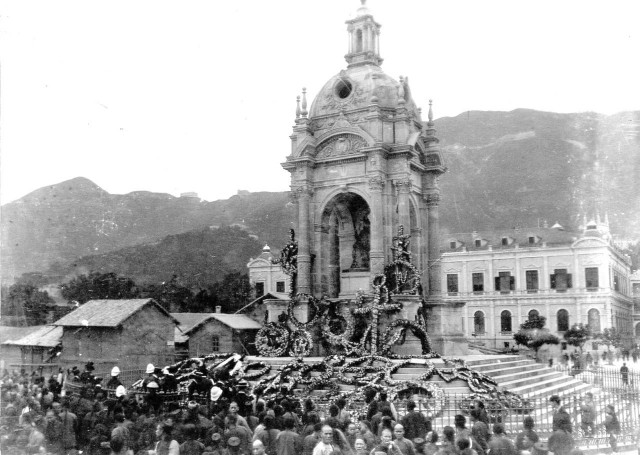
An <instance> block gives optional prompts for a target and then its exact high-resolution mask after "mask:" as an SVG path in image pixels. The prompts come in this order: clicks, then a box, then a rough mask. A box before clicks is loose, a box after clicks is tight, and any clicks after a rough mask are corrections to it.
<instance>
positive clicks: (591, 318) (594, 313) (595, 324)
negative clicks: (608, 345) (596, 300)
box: [588, 308, 600, 333]
mask: <svg viewBox="0 0 640 455" xmlns="http://www.w3.org/2000/svg"><path fill="white" fill-rule="evenodd" d="M588 324H589V328H590V329H591V332H593V333H596V332H599V331H600V312H599V311H598V310H596V309H595V308H591V309H590V310H589V313H588Z"/></svg>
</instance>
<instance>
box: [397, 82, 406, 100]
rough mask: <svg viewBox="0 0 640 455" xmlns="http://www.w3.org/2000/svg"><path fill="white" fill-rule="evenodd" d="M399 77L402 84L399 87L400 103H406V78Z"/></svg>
mask: <svg viewBox="0 0 640 455" xmlns="http://www.w3.org/2000/svg"><path fill="white" fill-rule="evenodd" d="M398 79H400V85H399V87H398V104H404V103H406V100H405V99H404V78H403V77H402V76H400V77H399V78H398Z"/></svg>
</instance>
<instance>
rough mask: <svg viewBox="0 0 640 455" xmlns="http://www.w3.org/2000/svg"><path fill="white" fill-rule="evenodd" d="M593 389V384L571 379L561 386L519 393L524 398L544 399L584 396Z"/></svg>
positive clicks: (545, 385)
mask: <svg viewBox="0 0 640 455" xmlns="http://www.w3.org/2000/svg"><path fill="white" fill-rule="evenodd" d="M591 389H592V386H591V384H585V383H584V382H582V381H580V380H577V379H571V380H569V381H566V382H564V383H560V384H544V385H543V386H542V387H540V388H538V389H537V390H529V391H526V392H517V391H515V392H516V393H520V394H521V395H522V396H523V398H544V397H550V396H551V395H558V396H560V397H563V396H569V395H570V396H573V395H576V394H583V393H586V392H588V391H589V390H591Z"/></svg>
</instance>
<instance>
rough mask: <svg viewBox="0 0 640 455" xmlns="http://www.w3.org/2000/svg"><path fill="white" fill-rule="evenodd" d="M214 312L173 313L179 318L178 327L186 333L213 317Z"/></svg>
mask: <svg viewBox="0 0 640 455" xmlns="http://www.w3.org/2000/svg"><path fill="white" fill-rule="evenodd" d="M213 314H214V313H171V316H173V317H174V318H176V319H177V320H178V327H180V330H182V331H183V332H184V333H187V332H189V331H190V330H191V329H193V328H194V327H196V326H197V325H199V324H201V323H203V322H205V321H207V320H209V319H211V316H212V315H213Z"/></svg>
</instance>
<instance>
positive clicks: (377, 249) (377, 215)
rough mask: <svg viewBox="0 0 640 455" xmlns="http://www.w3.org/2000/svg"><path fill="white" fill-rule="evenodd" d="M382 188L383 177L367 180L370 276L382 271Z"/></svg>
mask: <svg viewBox="0 0 640 455" xmlns="http://www.w3.org/2000/svg"><path fill="white" fill-rule="evenodd" d="M383 187H384V178H383V177H381V176H375V177H371V178H370V179H369V190H370V191H371V214H370V222H371V251H370V252H369V264H370V268H371V269H370V270H371V274H372V275H375V274H379V273H382V272H383V271H384V207H383V204H382V189H383Z"/></svg>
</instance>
